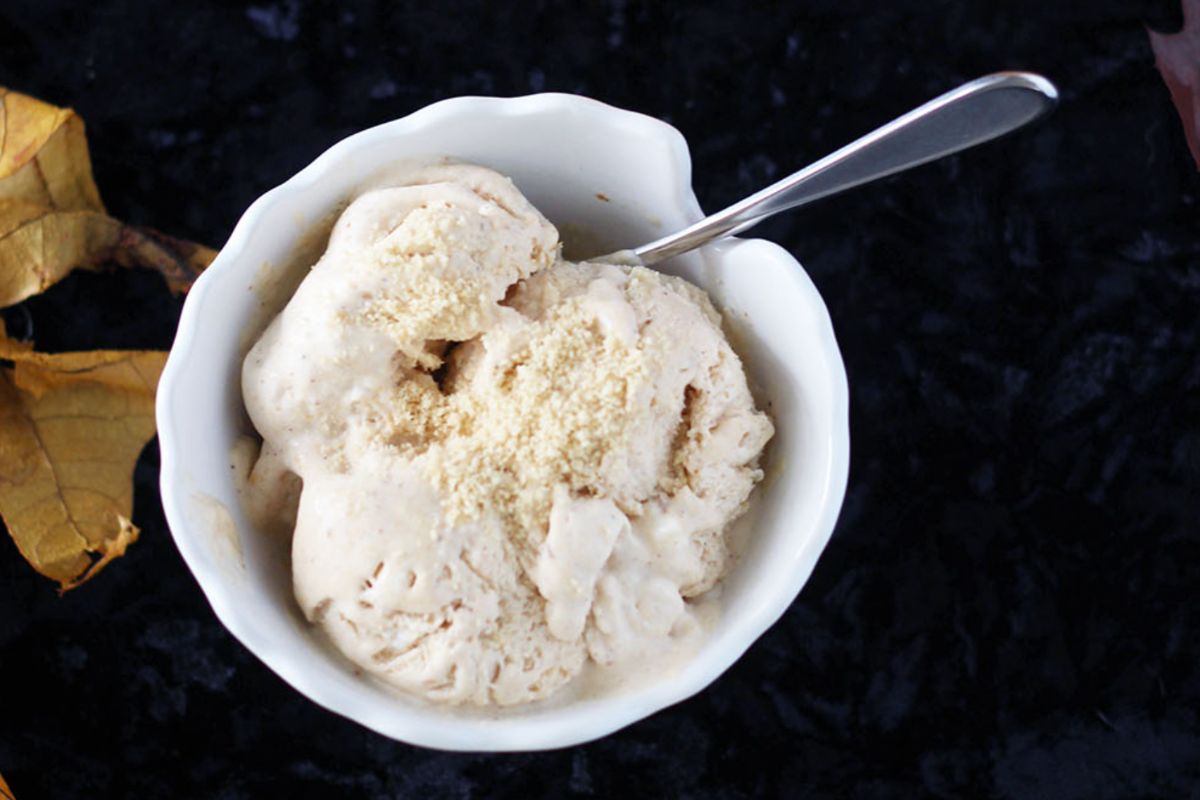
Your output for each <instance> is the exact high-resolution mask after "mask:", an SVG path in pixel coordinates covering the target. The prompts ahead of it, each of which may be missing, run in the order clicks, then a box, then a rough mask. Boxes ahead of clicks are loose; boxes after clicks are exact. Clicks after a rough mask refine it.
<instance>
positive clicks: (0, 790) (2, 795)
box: [0, 775, 17, 800]
mask: <svg viewBox="0 0 1200 800" xmlns="http://www.w3.org/2000/svg"><path fill="white" fill-rule="evenodd" d="M0 800H17V798H16V797H14V796H13V793H12V789H10V788H8V784H7V783H5V782H4V776H3V775H0Z"/></svg>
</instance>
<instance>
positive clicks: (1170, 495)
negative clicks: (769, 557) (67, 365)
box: [0, 0, 1200, 800]
mask: <svg viewBox="0 0 1200 800" xmlns="http://www.w3.org/2000/svg"><path fill="white" fill-rule="evenodd" d="M1146 25H1150V26H1153V27H1155V28H1157V29H1159V30H1176V29H1177V28H1178V26H1179V25H1180V12H1179V7H1178V5H1176V4H1175V3H1174V2H1164V3H1138V2H1128V1H1124V0H1117V1H1114V2H1099V1H1093V2H1087V3H1075V2H1060V3H1050V2H1037V3H1034V2H1006V3H977V4H970V5H960V4H952V3H943V2H921V3H917V2H904V3H894V4H893V3H871V4H862V6H861V8H855V7H854V4H848V3H845V2H838V1H837V0H821V1H812V2H803V3H800V2H796V3H786V4H748V3H747V4H741V3H739V4H730V5H728V6H721V5H720V4H716V3H697V4H688V8H687V9H686V10H685V9H684V7H683V4H677V5H670V6H668V5H666V4H662V5H659V4H647V5H640V4H636V3H625V2H611V3H604V4H601V3H593V2H581V3H570V4H563V5H562V6H552V5H551V4H548V3H526V4H518V5H516V6H513V5H510V4H506V3H486V4H485V3H480V4H478V5H476V6H467V7H460V6H458V5H453V6H450V5H446V4H443V3H429V2H401V3H385V2H377V3H355V4H346V5H335V4H333V3H314V4H301V3H298V2H292V0H277V1H276V2H270V1H269V0H263V2H262V3H260V4H257V5H241V4H237V3H213V4H204V3H199V2H195V1H194V0H188V1H187V2H171V3H152V2H143V3H135V2H122V1H121V0H106V1H105V2H92V3H67V2H46V0H16V1H15V2H14V0H3V2H0V84H3V85H7V86H9V87H12V88H14V89H17V90H20V91H24V92H27V93H30V94H33V95H36V96H39V97H41V98H43V99H46V100H48V101H51V102H54V103H58V104H63V105H71V106H73V107H75V108H76V109H77V110H78V111H79V112H80V113H81V114H82V115H83V117H84V118H85V119H86V120H87V124H88V131H89V135H90V140H91V143H92V153H93V158H94V161H95V169H96V175H97V179H98V182H99V184H100V187H101V189H102V192H103V195H104V198H105V200H106V202H107V204H108V206H109V209H110V211H111V212H112V213H114V214H115V215H116V216H118V217H120V218H123V219H125V220H127V221H130V222H134V223H138V224H145V225H153V226H155V227H158V228H161V229H164V230H167V231H170V232H172V233H175V234H177V235H180V236H183V237H188V238H192V239H196V240H199V241H203V242H207V243H210V244H212V245H214V246H219V245H220V244H221V243H222V242H223V241H224V239H225V237H226V236H227V235H228V233H229V231H230V230H231V229H232V227H233V225H234V223H235V221H236V220H237V218H238V216H239V215H240V214H241V213H242V211H243V210H244V209H245V208H246V206H247V205H248V204H249V203H250V202H251V201H252V200H253V199H254V198H255V197H257V196H258V195H259V194H261V193H262V192H264V191H265V190H267V189H269V188H270V187H272V186H274V185H276V184H278V183H280V182H281V181H283V180H285V179H286V178H288V177H289V176H291V175H292V174H293V173H295V172H296V171H297V170H299V169H300V168H301V167H302V166H304V165H305V164H307V163H308V162H309V161H310V160H311V159H312V158H314V157H315V156H316V155H317V154H319V153H320V152H321V151H322V150H324V149H325V148H326V147H328V146H330V145H331V144H333V143H334V142H336V141H337V140H338V139H340V138H342V137H343V136H345V135H347V134H349V133H352V132H354V131H357V130H359V129H361V128H363V127H365V126H369V125H372V124H375V123H378V122H382V121H385V120H389V119H392V118H395V117H399V116H402V115H404V114H407V113H409V112H410V111H413V110H414V109H417V108H420V107H421V106H423V105H425V104H427V103H429V102H431V101H433V100H437V99H439V98H443V97H449V96H453V95H459V94H497V95H514V94H524V93H529V92H535V91H541V90H555V91H566V92H578V93H583V94H587V95H591V96H593V97H597V98H599V99H601V100H604V101H607V102H610V103H613V104H616V105H619V106H624V107H628V108H633V109H636V110H639V111H643V112H645V113H648V114H651V115H654V116H657V117H661V118H663V119H666V120H669V121H670V122H672V123H673V124H674V125H676V126H677V127H679V129H680V130H682V131H683V133H684V134H685V135H686V136H687V137H688V140H689V141H690V142H691V146H692V153H693V157H694V161H695V185H696V191H697V193H698V195H699V197H700V200H701V202H702V204H703V205H704V206H705V207H706V208H708V209H710V210H711V209H715V208H717V207H719V206H721V205H722V204H724V203H726V202H729V201H732V200H734V199H737V198H738V197H740V196H742V195H743V194H746V193H748V192H749V191H751V190H753V189H756V188H759V187H760V186H762V185H764V184H765V183H767V182H768V181H770V180H772V179H773V178H778V177H781V176H782V175H784V174H786V173H787V172H789V171H791V170H793V169H795V168H798V167H800V166H802V165H803V164H805V163H806V162H808V161H810V160H812V159H814V158H816V157H819V156H821V155H824V154H825V153H827V152H828V151H830V150H832V149H834V148H836V147H837V146H840V145H841V144H844V143H845V142H847V141H849V140H850V139H852V138H854V137H856V136H857V135H859V134H861V133H864V132H866V131H867V130H869V129H871V128H872V127H874V126H876V125H877V124H880V123H882V122H884V121H886V120H887V119H890V118H891V117H893V116H895V115H897V114H899V113H901V112H903V111H905V110H907V109H909V108H910V107H912V106H915V105H917V104H918V103H920V102H923V101H924V100H926V99H928V98H930V97H932V96H934V95H936V94H938V93H940V92H942V91H944V90H946V89H949V88H951V87H953V86H955V85H957V84H958V83H960V82H962V81H965V80H967V79H970V78H974V77H976V76H978V75H980V74H983V73H986V72H990V71H993V70H996V69H1001V68H1029V69H1036V70H1039V71H1042V72H1044V73H1045V74H1046V75H1048V76H1049V77H1051V78H1052V79H1053V80H1055V81H1057V82H1058V85H1059V87H1060V89H1061V91H1062V98H1063V101H1062V105H1061V107H1060V108H1059V109H1058V111H1057V112H1056V113H1055V114H1054V115H1053V116H1052V117H1051V118H1050V119H1048V120H1046V121H1044V122H1043V123H1040V124H1039V125H1038V126H1036V127H1035V128H1034V129H1031V130H1028V131H1025V132H1022V133H1020V134H1017V135H1015V136H1013V137H1011V138H1009V139H1006V140H1004V141H1001V142H997V143H994V144H991V145H988V146H986V147H985V148H982V149H979V150H976V151H972V152H970V153H968V154H965V155H962V156H960V157H956V158H951V159H948V160H945V161H942V162H940V163H937V164H935V165H931V166H927V167H925V168H922V169H920V170H918V171H916V172H913V173H910V174H908V175H905V176H902V177H900V178H895V179H892V180H890V181H888V182H886V183H883V184H879V185H874V186H871V187H869V188H865V189H860V190H858V191H856V192H854V193H851V194H848V195H844V196H841V197H837V198H833V199H829V200H827V201H825V202H823V203H822V204H820V205H818V206H814V207H812V208H810V209H807V210H804V211H801V212H796V213H792V214H790V215H786V216H784V217H782V218H777V219H776V220H773V221H771V222H770V223H768V224H765V225H763V226H761V227H760V228H759V229H758V230H757V231H756V234H758V235H762V236H764V237H767V238H771V239H774V240H776V241H779V242H781V243H783V244H784V245H786V246H787V247H788V248H790V249H791V250H792V251H793V252H794V253H796V254H797V256H798V257H799V258H800V259H801V260H802V261H803V262H804V264H805V267H806V268H807V270H808V271H809V273H810V274H811V275H812V277H813V280H814V281H815V282H816V284H817V286H818V287H819V288H820V290H821V292H822V294H823V295H824V297H825V300H826V302H827V304H828V305H829V309H830V312H831V314H832V317H833V321H834V327H835V329H836V331H837V334H838V337H839V340H840V342H841V346H842V350H843V353H844V356H845V360H846V367H847V370H848V372H849V378H850V387H851V411H850V413H851V428H852V440H853V459H852V466H851V471H850V487H849V493H848V495H847V497H846V503H845V507H844V510H843V512H842V515H841V520H840V522H839V524H838V528H837V531H836V533H835V535H834V537H833V540H832V542H831V543H830V545H829V548H828V550H827V551H826V553H825V555H824V557H823V558H822V560H821V562H820V564H819V565H818V567H817V569H816V572H815V574H814V575H813V577H812V580H811V581H810V582H809V584H808V586H807V587H806V588H805V589H804V591H803V593H802V594H801V596H800V598H799V599H798V600H797V601H796V603H795V604H794V605H793V606H792V608H791V609H790V610H789V611H788V613H787V615H786V616H785V617H784V618H783V620H782V621H781V622H780V623H779V624H777V625H776V626H775V627H774V628H773V629H772V630H771V631H770V632H769V633H768V634H767V635H765V636H764V637H763V638H762V639H761V640H760V641H759V642H758V643H757V644H756V645H755V646H754V647H753V648H752V649H751V651H750V652H749V653H748V654H747V655H746V656H745V657H744V658H743V659H741V660H740V661H739V662H738V663H737V664H736V665H735V666H734V667H733V668H732V669H731V670H730V671H729V672H728V673H727V674H726V675H725V676H724V677H722V678H721V679H720V680H718V681H717V682H716V683H715V684H714V685H713V686H712V687H710V688H709V689H708V690H706V691H704V692H703V693H701V694H700V695H699V696H697V697H695V698H693V699H691V700H689V701H687V702H685V703H682V704H680V705H678V706H676V707H673V708H671V709H668V710H666V711H664V712H662V713H659V714H657V715H655V716H654V717H652V718H651V719H648V720H645V721H643V722H640V723H638V724H635V725H633V726H631V727H629V728H628V729H626V730H624V731H622V732H620V733H618V734H615V735H613V736H610V737H608V738H606V739H604V740H602V741H599V742H595V743H592V744H589V745H586V746H582V747H577V748H572V749H569V750H564V751H559V752H551V753H537V754H518V755H499V756H498V755H485V754H476V755H471V754H465V755H464V754H447V753H438V752H432V751H427V750H422V749H419V748H414V747H410V746H408V745H404V744H399V743H395V742H392V741H389V740H386V739H384V738H381V737H379V736H376V735H374V734H372V733H368V732H367V731H366V730H364V729H362V728H360V727H359V726H357V725H355V724H354V723H351V722H348V721H346V720H343V719H341V718H338V717H336V716H334V715H332V714H330V713H327V712H325V711H323V710H321V709H319V708H317V707H316V706H315V705H313V704H312V703H310V702H309V701H307V700H306V699H304V698H303V697H301V696H300V695H298V694H297V693H295V692H294V691H292V690H291V689H290V688H288V687H287V686H286V685H285V684H284V683H283V682H282V681H281V680H280V679H278V678H277V677H275V675H274V674H273V673H271V672H270V671H269V670H268V669H267V668H266V667H264V666H263V665H262V664H261V663H259V662H258V661H257V660H256V659H255V658H254V657H252V656H251V655H249V653H247V652H246V651H245V650H244V649H243V648H242V647H241V646H240V645H239V644H238V643H237V642H235V641H234V640H233V639H232V638H231V637H230V635H229V634H228V633H226V632H225V630H224V629H223V628H222V627H221V625H220V624H219V623H218V622H217V620H216V618H215V617H214V616H213V614H212V613H211V611H210V609H209V607H208V605H207V603H206V602H205V600H204V598H203V596H202V595H201V593H200V590H199V589H198V587H197V585H196V583H195V581H194V580H193V579H192V577H191V575H190V574H189V573H188V571H187V569H186V568H185V567H184V565H183V562H182V561H181V559H180V557H179V554H178V553H177V551H176V549H175V546H174V544H173V543H172V541H171V539H170V536H169V534H168V532H167V530H166V527H165V525H164V522H163V517H162V511H161V508H160V506H159V500H158V495H157V490H156V480H157V453H156V451H155V449H154V447H153V446H152V447H150V448H148V450H147V452H146V454H145V456H144V457H143V459H142V461H141V463H140V464H139V466H138V469H137V473H136V508H135V521H136V522H137V523H138V524H139V525H141V526H142V529H143V534H142V539H141V542H140V543H139V544H137V545H136V546H135V547H134V548H133V549H132V550H131V551H130V554H129V555H128V556H127V557H126V558H124V559H122V560H120V561H119V562H117V563H115V564H114V565H113V566H111V567H110V568H109V569H108V570H106V571H105V572H104V573H103V574H102V575H101V576H100V577H99V578H98V579H96V580H94V581H93V582H91V583H89V584H88V585H86V586H84V587H83V588H81V589H79V590H77V591H74V592H71V593H69V594H68V595H67V596H65V597H62V598H60V597H58V596H57V594H56V592H55V590H54V587H53V585H52V584H51V583H50V582H49V581H46V580H45V579H43V578H40V577H39V576H37V575H35V574H34V573H33V571H32V570H31V569H30V568H29V567H28V566H27V565H26V564H25V563H24V562H23V561H22V560H21V558H20V556H19V555H18V554H17V551H16V548H15V547H13V546H12V544H11V543H10V542H9V541H8V540H7V538H4V537H0V772H3V774H4V776H5V777H6V778H8V779H9V782H10V783H11V785H12V788H13V790H14V792H15V793H16V795H17V796H18V798H20V800H28V799H29V798H38V797H67V798H75V797H80V798H83V797H87V798H93V797H136V798H174V797H212V798H259V797H274V796H280V797H284V796H292V797H338V796H347V797H370V798H375V797H409V796H411V797H427V796H435V797H440V796H449V797H468V796H497V797H514V798H517V797H520V798H525V797H554V796H560V795H572V796H579V797H592V796H594V797H606V796H613V795H618V794H619V795H620V796H630V795H632V796H662V795H679V796H688V797H713V798H718V797H719V798H735V797H757V796H787V797H800V796H812V797H849V798H893V797H894V798H911V797H920V796H937V797H973V798H986V797H1003V798H1054V799H1055V800H1059V799H1061V798H1126V797H1193V798H1195V797H1200V789H1198V788H1197V785H1198V783H1200V720H1198V710H1200V702H1198V701H1200V674H1198V666H1197V664H1198V661H1200V642H1198V635H1200V626H1198V624H1197V623H1198V620H1197V600H1196V598H1197V589H1198V588H1200V580H1198V579H1200V566H1198V562H1200V533H1198V531H1197V524H1198V521H1200V492H1198V488H1197V487H1198V486H1200V401H1198V399H1197V398H1198V397H1200V355H1198V352H1200V348H1198V344H1200V342H1198V341H1197V338H1198V331H1200V324H1198V322H1197V308H1198V306H1200V227H1198V223H1200V214H1198V209H1197V199H1198V198H1200V176H1198V173H1197V169H1196V165H1195V164H1194V163H1193V162H1192V161H1191V160H1190V157H1189V155H1188V152H1187V149H1186V146H1185V141H1184V136H1183V133H1182V127H1181V124H1180V121H1179V118H1178V116H1177V115H1176V114H1175V112H1174V109H1173V108H1172V106H1171V104H1170V99H1169V96H1168V93H1167V91H1166V88H1165V87H1164V85H1163V82H1162V80H1161V78H1160V77H1159V75H1158V74H1157V72H1156V71H1155V68H1154V61H1153V55H1152V53H1151V50H1150V47H1149V44H1148V42H1147V37H1146V29H1145V26H1146ZM24 308H25V310H22V309H20V308H18V309H15V310H12V311H10V312H8V313H6V317H7V318H8V320H9V323H10V330H13V331H14V332H16V333H18V334H28V333H30V332H32V333H33V334H34V335H35V336H36V338H37V341H38V344H39V346H41V347H44V348H47V349H62V348H73V349H78V348H88V347H97V346H111V347H158V348H166V347H168V346H169V345H170V343H171V340H172V336H173V331H174V324H175V321H176V318H177V315H178V313H179V308H180V301H179V300H177V299H175V298H172V297H171V296H170V295H169V294H168V293H167V291H166V290H165V288H163V286H162V285H161V283H160V281H159V279H158V278H157V276H155V275H152V274H149V273H146V274H140V273H123V274H115V275H102V276H98V275H77V276H74V277H72V278H70V279H68V280H67V281H65V282H64V283H63V284H61V285H59V286H58V287H56V288H54V289H53V290H51V291H50V292H49V293H47V294H46V295H45V296H43V297H41V298H37V299H35V300H32V301H30V302H28V303H27V304H26V305H25V307H24ZM783 422H784V424H786V420H785V421H783Z"/></svg>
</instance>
